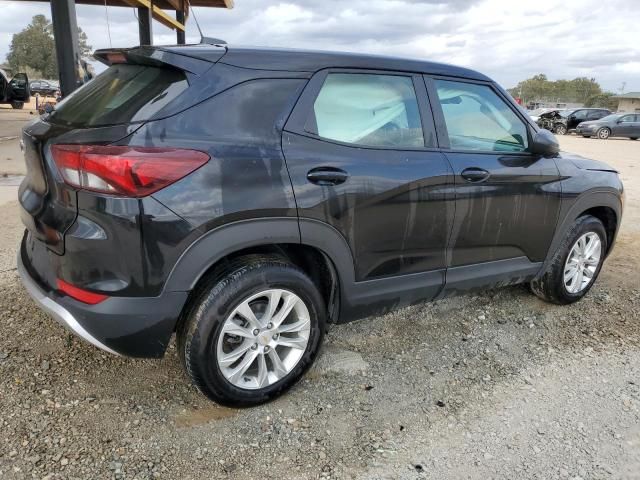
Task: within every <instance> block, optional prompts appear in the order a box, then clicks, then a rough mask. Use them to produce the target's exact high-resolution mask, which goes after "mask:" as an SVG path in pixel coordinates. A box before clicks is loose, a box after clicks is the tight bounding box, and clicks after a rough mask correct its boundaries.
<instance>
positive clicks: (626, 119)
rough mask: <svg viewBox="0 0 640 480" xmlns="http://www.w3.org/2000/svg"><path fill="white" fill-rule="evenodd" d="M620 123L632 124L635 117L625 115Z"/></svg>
mask: <svg viewBox="0 0 640 480" xmlns="http://www.w3.org/2000/svg"><path fill="white" fill-rule="evenodd" d="M620 121H621V122H633V121H635V115H625V116H624V117H622V118H621V119H620Z"/></svg>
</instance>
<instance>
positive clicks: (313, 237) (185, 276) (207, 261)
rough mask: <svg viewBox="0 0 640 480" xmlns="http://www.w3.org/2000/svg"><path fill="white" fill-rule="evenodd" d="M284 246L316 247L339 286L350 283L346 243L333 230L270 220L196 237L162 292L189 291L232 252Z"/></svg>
mask: <svg viewBox="0 0 640 480" xmlns="http://www.w3.org/2000/svg"><path fill="white" fill-rule="evenodd" d="M286 243H293V244H302V245H308V246H311V247H315V248H317V249H318V250H320V251H321V252H322V253H323V254H325V255H326V256H327V257H328V259H329V260H330V261H331V262H332V263H333V266H334V268H335V269H336V272H337V274H338V281H339V283H340V285H341V286H344V285H345V284H347V285H348V284H351V283H353V281H354V278H355V271H354V263H353V256H352V254H351V250H350V249H349V246H348V244H347V242H346V240H345V239H344V237H343V236H342V235H341V234H340V233H339V232H338V231H337V230H336V229H335V228H333V227H332V226H331V225H329V224H327V223H324V222H321V221H317V220H307V219H300V220H298V218H297V217H270V218H260V219H248V220H240V221H236V222H232V223H229V224H226V225H222V226H220V227H217V228H214V229H212V230H210V231H208V232H207V233H205V234H204V235H202V236H201V237H199V238H198V239H197V240H195V241H194V242H193V243H192V244H191V245H189V247H187V249H186V250H185V251H184V252H183V253H182V255H181V256H180V258H178V261H177V262H176V264H175V265H174V267H173V269H172V270H171V272H170V273H169V276H168V277H167V281H166V282H165V287H164V291H169V292H183V291H190V290H192V289H193V288H194V287H195V285H196V284H197V282H198V281H199V280H200V278H201V277H202V275H204V273H205V272H206V271H207V270H208V269H209V268H210V267H211V266H212V265H214V264H215V263H217V262H218V261H220V260H221V259H223V258H224V257H226V256H228V255H230V254H232V253H235V252H238V251H240V250H243V249H246V248H250V247H258V246H263V245H275V244H286Z"/></svg>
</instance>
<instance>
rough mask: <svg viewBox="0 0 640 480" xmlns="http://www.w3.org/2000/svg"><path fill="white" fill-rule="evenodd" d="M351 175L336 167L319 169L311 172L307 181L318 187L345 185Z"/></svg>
mask: <svg viewBox="0 0 640 480" xmlns="http://www.w3.org/2000/svg"><path fill="white" fill-rule="evenodd" d="M347 178H349V174H348V173H347V172H345V171H344V170H341V169H339V168H335V167H318V168H314V169H312V170H309V173H307V180H309V181H310V182H311V183H315V184H316V185H323V186H327V185H339V184H341V183H344V182H345V181H346V180H347Z"/></svg>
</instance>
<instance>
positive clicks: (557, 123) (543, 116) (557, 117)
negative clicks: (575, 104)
mask: <svg viewBox="0 0 640 480" xmlns="http://www.w3.org/2000/svg"><path fill="white" fill-rule="evenodd" d="M562 112H564V110H563V109H561V108H547V109H545V111H544V112H542V113H540V115H538V116H533V117H531V119H532V120H533V121H534V122H536V123H537V124H538V126H539V127H540V128H544V129H545V130H549V131H550V132H554V133H555V132H556V128H557V127H561V126H562V125H565V121H564V119H563V117H562Z"/></svg>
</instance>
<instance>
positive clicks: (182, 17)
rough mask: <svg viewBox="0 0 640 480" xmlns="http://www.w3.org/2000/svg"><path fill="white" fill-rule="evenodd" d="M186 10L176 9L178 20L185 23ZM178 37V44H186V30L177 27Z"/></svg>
mask: <svg viewBox="0 0 640 480" xmlns="http://www.w3.org/2000/svg"><path fill="white" fill-rule="evenodd" d="M186 17H187V16H186V15H185V14H184V10H176V20H177V21H179V22H180V23H181V24H183V25H184V22H185V18H186ZM176 37H177V39H178V45H184V44H185V43H186V36H185V31H184V30H180V29H178V28H176Z"/></svg>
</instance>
